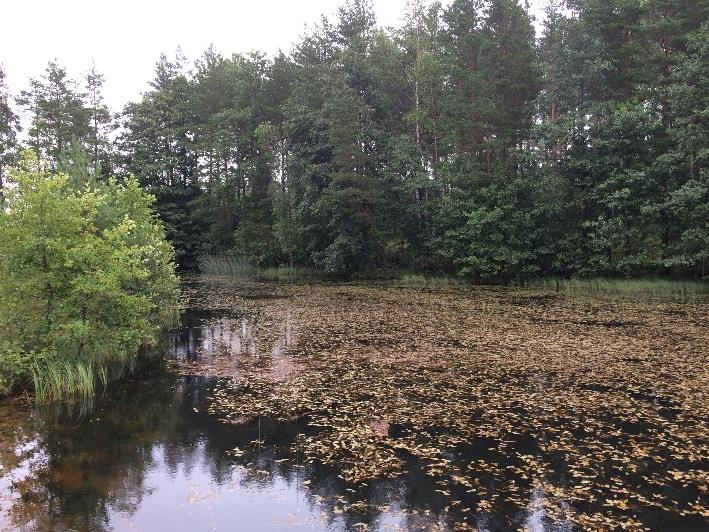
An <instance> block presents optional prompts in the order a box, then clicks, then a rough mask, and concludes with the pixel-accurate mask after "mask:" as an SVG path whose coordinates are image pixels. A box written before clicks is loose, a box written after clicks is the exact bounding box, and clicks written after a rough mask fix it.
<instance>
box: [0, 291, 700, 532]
mask: <svg viewBox="0 0 709 532" xmlns="http://www.w3.org/2000/svg"><path fill="white" fill-rule="evenodd" d="M185 297H186V304H187V307H188V308H187V311H186V312H185V315H184V318H183V321H184V323H183V327H182V329H180V330H179V331H176V332H175V333H173V334H171V335H170V336H169V337H168V338H167V339H166V341H165V347H164V348H163V350H162V351H163V354H164V356H163V357H158V358H152V359H150V360H147V361H144V362H143V363H142V364H141V365H140V368H139V371H135V372H133V374H131V375H129V376H127V377H126V378H125V379H123V380H122V381H121V382H120V383H117V384H114V385H112V386H111V387H110V388H109V390H108V391H107V392H106V393H104V394H100V395H99V396H97V397H96V398H95V399H94V400H93V401H92V402H91V403H90V404H74V405H66V404H57V405H47V406H43V407H31V406H28V405H26V404H24V403H23V401H21V400H19V399H16V400H14V401H6V402H4V403H0V529H2V530H5V529H24V530H49V529H52V530H104V529H106V530H208V529H209V530H235V529H241V530H281V529H288V528H299V527H305V528H307V529H309V530H310V529H313V530H343V529H349V530H447V529H460V530H466V529H480V530H511V529H512V530H514V529H519V528H525V529H528V530H580V529H587V528H603V529H612V528H617V527H620V526H623V527H625V528H626V529H638V530H639V529H646V528H649V529H658V530H669V529H671V530H699V529H703V528H704V529H706V527H707V524H708V523H707V518H708V516H709V514H708V510H707V508H708V506H709V504H708V500H707V485H708V482H707V481H708V478H707V457H708V452H707V445H708V440H707V435H708V426H709V423H708V421H709V416H708V414H707V392H706V390H707V385H708V384H709V375H708V371H709V370H708V369H707V367H708V364H707V362H709V361H708V360H707V355H708V352H707V345H709V333H708V332H707V331H708V330H709V323H708V321H707V312H706V311H707V302H706V301H702V300H694V301H659V300H638V299H616V300H608V299H595V298H579V297H574V298H570V297H565V296H563V295H560V294H550V293H541V292H535V291H530V290H522V289H503V288H464V287H450V288H439V289H435V290H430V289H426V288H411V287H398V286H394V285H384V284H382V285H372V284H369V285H368V284H348V285H343V284H311V285H306V284H303V285H300V284H266V283H256V282H246V281H237V280H231V279H224V278H196V277H195V278H190V279H188V280H187V281H186V283H185Z"/></svg>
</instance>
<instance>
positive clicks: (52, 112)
mask: <svg viewBox="0 0 709 532" xmlns="http://www.w3.org/2000/svg"><path fill="white" fill-rule="evenodd" d="M83 98H84V94H83V93H82V92H81V91H80V90H79V89H78V87H77V83H76V82H75V81H74V80H73V79H71V78H69V77H68V75H67V73H66V70H65V69H64V68H62V67H61V66H59V65H58V64H57V63H56V62H55V61H50V62H49V64H48V65H47V70H46V73H45V75H44V76H43V77H41V78H33V79H31V80H30V89H29V90H25V91H22V93H21V98H20V99H19V100H18V102H19V103H20V104H21V105H23V106H24V107H25V109H26V111H27V112H28V113H29V114H30V115H31V117H32V119H31V126H30V129H29V131H28V133H29V144H30V147H31V148H32V149H33V150H34V151H35V153H36V154H37V156H38V158H39V159H40V160H44V161H46V162H47V163H48V164H49V166H50V168H55V169H56V168H57V166H58V164H59V162H60V160H61V158H62V157H63V156H64V155H66V154H67V153H68V152H69V150H70V149H71V148H72V146H83V145H84V144H85V142H86V139H87V138H88V137H89V134H90V130H91V128H90V117H91V114H90V111H89V110H88V109H87V107H86V106H85V104H84V101H83Z"/></svg>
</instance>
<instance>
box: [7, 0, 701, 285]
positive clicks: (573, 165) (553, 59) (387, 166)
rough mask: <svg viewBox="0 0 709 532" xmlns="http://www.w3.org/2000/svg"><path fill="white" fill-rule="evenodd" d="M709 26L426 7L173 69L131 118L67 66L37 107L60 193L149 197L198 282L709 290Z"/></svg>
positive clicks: (163, 69)
mask: <svg viewBox="0 0 709 532" xmlns="http://www.w3.org/2000/svg"><path fill="white" fill-rule="evenodd" d="M708 14H709V2H708V1H707V0H558V1H552V2H549V5H548V7H547V11H546V16H545V18H544V21H543V24H542V25H541V31H540V33H539V34H537V33H536V32H535V27H534V24H533V20H532V19H531V17H530V13H529V9H528V8H527V7H525V5H524V3H523V2H520V1H518V0H453V1H451V2H447V3H446V4H445V5H442V4H441V3H438V2H425V1H423V0H414V1H412V2H410V4H409V6H408V8H407V12H406V13H404V14H402V15H403V19H402V23H401V25H400V26H399V27H397V28H389V29H384V28H382V27H380V26H379V25H377V22H376V20H375V17H374V14H373V10H372V7H371V4H370V2H368V1H367V0H348V1H345V2H344V3H343V4H342V6H341V8H340V9H339V13H338V15H337V16H336V17H335V18H334V20H327V19H323V20H322V21H321V22H320V23H319V24H317V25H315V26H313V27H311V29H310V30H308V31H307V32H306V33H305V34H304V35H303V37H302V39H301V40H300V41H299V42H297V43H296V44H295V45H294V46H293V48H292V51H291V52H290V53H288V54H285V53H280V54H278V55H276V56H274V57H268V56H266V55H264V54H260V53H252V54H245V55H244V54H233V55H231V56H223V55H222V54H220V53H218V52H217V51H215V50H214V49H213V48H210V49H208V50H206V51H205V52H204V54H203V55H202V56H201V57H199V58H198V59H197V60H196V61H194V62H190V61H188V60H187V59H186V58H185V57H183V56H182V55H181V54H180V53H178V54H177V55H176V56H175V57H172V58H169V57H168V56H166V55H163V56H162V57H161V58H160V59H159V61H158V63H157V65H156V70H155V77H154V79H153V80H152V81H151V88H150V90H149V91H147V92H146V93H145V94H144V95H143V96H142V99H140V101H137V102H133V103H129V104H128V105H127V106H126V107H125V109H123V111H122V113H121V114H120V115H119V116H115V117H114V116H112V115H111V114H110V113H109V112H108V109H107V108H106V106H105V105H104V103H103V101H102V98H101V87H102V83H103V77H102V76H101V74H100V73H98V72H97V70H96V69H95V68H92V69H91V71H90V72H89V74H88V75H87V76H86V79H85V80H83V82H82V83H79V82H76V81H74V80H71V79H70V78H69V77H68V76H67V74H66V72H65V70H64V69H63V68H62V67H61V66H60V65H58V64H56V63H55V62H52V63H50V64H49V66H48V68H47V71H46V73H45V74H44V75H43V76H42V77H40V78H36V79H33V80H31V82H30V84H29V88H28V89H27V90H26V91H24V92H23V93H22V94H21V95H18V97H17V98H16V103H17V104H18V105H19V106H20V107H21V108H22V109H23V112H24V113H25V114H26V115H27V117H28V119H29V123H30V127H29V129H28V131H27V132H26V138H27V140H26V142H25V144H26V145H27V146H29V147H30V148H31V149H32V150H33V151H34V152H35V153H36V154H37V156H38V157H39V158H40V160H42V161H44V162H45V163H46V164H47V165H48V167H49V168H50V170H52V171H59V170H61V169H62V168H64V169H66V168H67V167H72V165H73V166H74V167H76V166H77V160H79V165H80V166H81V167H82V168H86V169H87V170H86V171H87V172H88V173H90V174H91V175H94V176H95V177H96V179H98V180H101V179H106V178H107V176H109V175H118V176H119V177H125V176H128V175H134V176H136V178H137V179H138V180H139V182H140V184H141V185H142V186H144V187H146V188H147V189H148V190H149V191H150V192H151V193H152V194H154V195H155V197H156V198H157V203H156V209H157V210H158V212H159V215H160V217H161V219H162V220H163V221H164V223H165V225H166V231H167V236H168V237H169V239H170V240H171V241H172V243H173V244H174V246H175V250H176V254H177V260H178V262H179V265H180V266H181V267H182V268H185V269H191V268H196V267H197V265H198V261H199V259H200V258H201V257H206V256H210V255H212V256H224V255H226V256H233V257H235V258H237V259H239V260H242V261H244V262H246V263H249V264H252V265H254V266H277V265H291V266H303V267H310V268H317V269H320V270H324V271H327V272H330V273H332V274H337V275H341V276H351V275H355V274H360V275H375V274H379V273H381V272H386V271H393V270H409V271H419V272H431V273H443V274H457V275H461V276H465V277H468V278H471V279H480V280H495V281H507V280H522V279H529V278H533V277H540V276H564V277H569V276H623V277H629V276H657V275H663V276H669V275H674V276H684V277H703V276H705V274H706V266H707V262H708V261H709V170H708V169H707V159H708V157H709V135H708V133H709V131H708V122H707V116H708V113H709V25H707V22H706V21H707V15H708ZM0 59H1V58H0ZM0 81H1V77H0ZM0 84H1V83H0ZM10 100H11V98H10V95H8V94H7V91H4V92H3V90H2V89H0V179H6V176H4V168H5V167H6V166H7V165H8V164H10V163H11V160H12V158H13V157H14V155H13V154H15V153H16V146H17V145H18V140H17V134H16V132H17V123H18V122H17V118H16V116H15V113H14V111H13V107H12V106H10V105H8V102H9V101H10ZM81 153H83V155H80V154H81ZM1 186H2V181H0V187H1Z"/></svg>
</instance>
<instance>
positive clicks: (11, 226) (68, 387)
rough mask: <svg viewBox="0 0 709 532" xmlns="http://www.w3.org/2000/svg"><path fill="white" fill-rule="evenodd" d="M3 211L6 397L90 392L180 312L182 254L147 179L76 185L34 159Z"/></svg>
mask: <svg viewBox="0 0 709 532" xmlns="http://www.w3.org/2000/svg"><path fill="white" fill-rule="evenodd" d="M11 179H12V181H13V182H14V184H15V186H13V187H11V188H9V189H8V190H7V191H6V196H7V201H6V205H5V208H4V209H3V210H2V211H0V394H2V393H8V392H9V391H10V390H12V389H13V388H17V387H21V386H24V387H28V388H29V387H31V388H32V389H33V390H34V393H35V394H36V396H37V397H38V399H46V398H56V397H63V396H67V395H72V394H75V393H82V394H90V393H92V392H93V391H94V389H95V387H96V384H97V383H98V382H100V381H102V380H104V379H102V378H100V377H101V375H105V368H106V366H107V365H110V364H114V363H116V362H117V361H126V360H129V359H130V358H131V357H132V356H134V355H135V354H136V353H137V351H138V350H139V349H140V348H141V346H147V345H151V344H153V343H154V342H155V341H156V339H157V335H158V333H159V332H160V331H161V329H163V328H164V327H166V326H169V325H171V324H173V323H174V322H175V320H176V318H177V313H178V309H177V295H178V290H179V282H178V279H177V277H176V276H175V272H174V263H173V257H174V253H173V250H172V247H171V245H170V244H169V243H168V242H167V241H166V240H165V234H164V230H163V228H162V226H161V224H160V223H159V222H158V220H157V218H156V217H155V215H154V213H153V211H152V203H153V201H154V200H153V198H152V196H150V195H148V194H146V193H145V192H144V191H143V190H141V188H140V187H139V186H138V184H137V182H136V181H135V180H133V179H129V180H127V181H126V183H125V184H118V183H117V182H116V181H111V182H109V184H107V185H102V186H98V187H93V188H92V187H86V188H84V189H82V190H80V191H77V190H74V189H72V187H71V186H70V184H69V178H68V177H67V176H66V175H61V174H59V175H48V174H46V173H44V172H43V171H42V170H41V169H40V168H39V166H38V165H37V163H36V161H34V160H31V159H27V158H26V159H25V161H24V165H23V168H21V169H17V170H14V171H13V172H12V174H11Z"/></svg>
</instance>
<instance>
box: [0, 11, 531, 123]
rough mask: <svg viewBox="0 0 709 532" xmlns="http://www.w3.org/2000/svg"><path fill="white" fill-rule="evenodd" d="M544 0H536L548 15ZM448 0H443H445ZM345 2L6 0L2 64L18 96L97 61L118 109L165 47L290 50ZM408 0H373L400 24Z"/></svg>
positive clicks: (387, 19)
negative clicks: (39, 81) (61, 70)
mask: <svg viewBox="0 0 709 532" xmlns="http://www.w3.org/2000/svg"><path fill="white" fill-rule="evenodd" d="M544 3H545V0H531V1H530V4H532V5H533V6H534V12H535V13H537V14H538V15H539V14H540V13H541V7H540V6H541V5H543V4H544ZM445 4H446V2H445V1H444V5H445ZM339 5H340V0H252V1H246V0H221V1H220V0H192V1H187V0H121V1H117V0H110V1H107V0H0V19H3V23H2V26H1V29H0V64H3V65H4V67H5V72H6V74H7V83H8V86H9V88H10V90H11V92H12V93H13V94H14V95H17V94H18V93H19V91H20V90H22V89H25V88H27V86H28V81H29V78H30V77H38V76H40V75H41V74H42V73H43V71H44V69H45V67H46V65H47V62H48V61H49V60H51V59H57V61H58V62H59V64H60V65H62V66H64V67H65V68H66V69H67V71H68V73H69V75H70V76H72V77H74V78H82V77H83V74H84V73H85V72H86V70H87V69H88V68H89V66H90V65H91V62H92V61H94V62H95V63H96V67H97V69H98V70H99V71H100V72H102V73H103V74H104V76H105V77H106V83H105V86H104V96H105V98H106V102H107V103H108V105H109V106H110V107H111V108H112V110H114V111H118V110H121V109H122V108H123V105H124V104H125V103H126V102H128V101H130V100H136V99H138V98H139V97H140V94H141V92H143V91H145V90H147V88H148V87H147V83H148V81H149V80H151V79H152V77H153V70H154V66H155V63H156V62H157V60H158V57H159V56H160V53H161V52H165V53H167V54H168V56H172V55H174V51H175V50H176V49H177V46H178V45H179V46H181V48H182V51H183V52H184V54H185V55H186V56H187V58H188V60H190V61H191V60H193V59H195V58H196V57H197V56H199V55H200V54H201V53H202V52H203V51H204V50H205V49H206V48H207V47H208V46H209V44H210V43H214V46H215V48H216V49H217V50H219V51H220V52H222V53H223V54H224V55H231V53H233V52H249V51H252V50H259V51H263V52H266V53H269V54H272V53H275V52H277V51H278V50H279V49H282V50H283V51H285V52H289V51H290V48H291V45H292V44H293V43H295V42H297V40H298V37H299V35H300V34H302V32H303V29H304V27H305V24H306V22H309V23H314V22H317V21H319V20H320V16H321V15H322V14H326V15H328V16H330V15H332V14H334V13H335V12H336V11H337V7H338V6H339ZM405 5H406V0H374V7H375V10H376V13H377V19H378V21H379V25H381V26H392V25H398V23H399V20H400V17H401V14H402V12H403V8H404V6H405Z"/></svg>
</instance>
